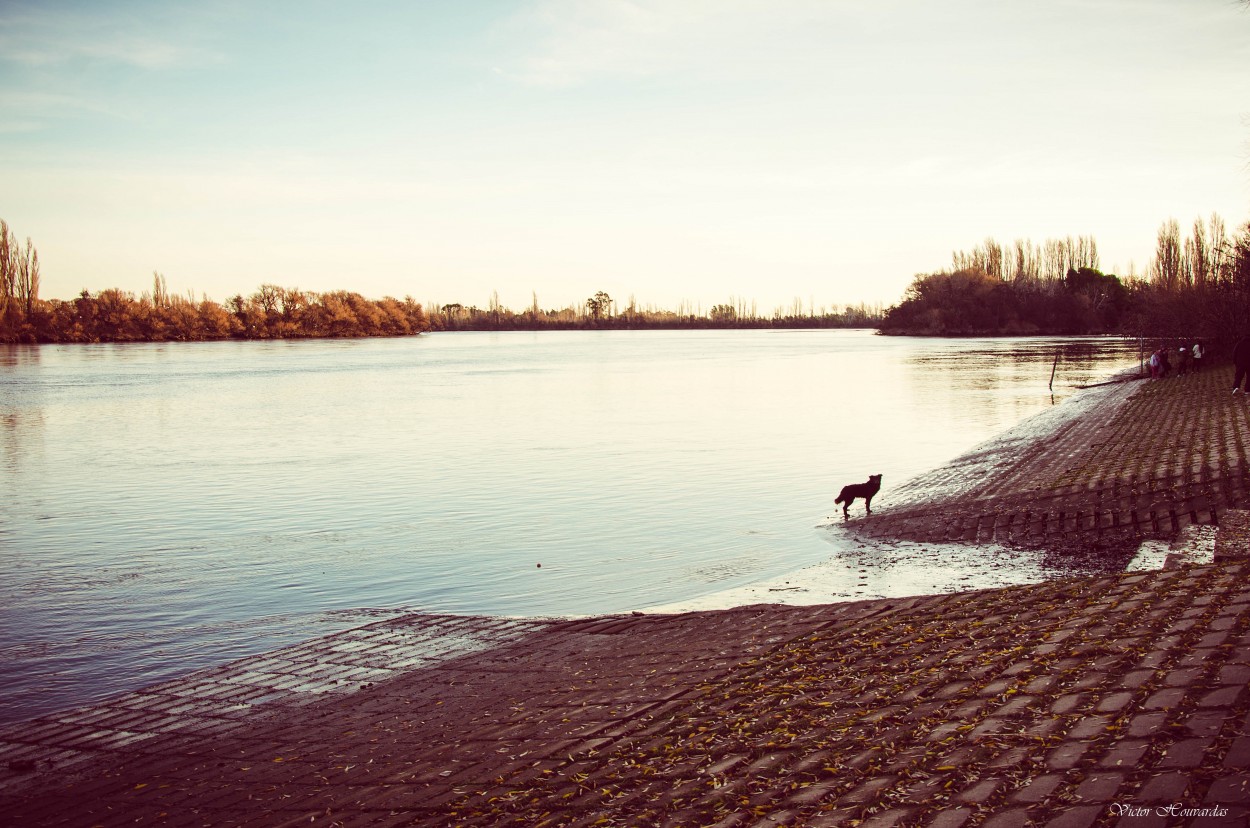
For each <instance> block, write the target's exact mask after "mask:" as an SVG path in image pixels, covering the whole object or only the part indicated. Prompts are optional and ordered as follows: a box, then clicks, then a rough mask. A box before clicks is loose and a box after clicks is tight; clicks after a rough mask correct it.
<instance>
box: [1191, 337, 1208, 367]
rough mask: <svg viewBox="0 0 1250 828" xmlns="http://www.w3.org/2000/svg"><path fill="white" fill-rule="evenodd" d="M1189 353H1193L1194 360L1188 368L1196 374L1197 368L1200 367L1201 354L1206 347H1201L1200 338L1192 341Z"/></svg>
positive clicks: (1204, 351)
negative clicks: (1192, 344) (1191, 348)
mask: <svg viewBox="0 0 1250 828" xmlns="http://www.w3.org/2000/svg"><path fill="white" fill-rule="evenodd" d="M1191 353H1192V354H1193V357H1194V360H1193V363H1192V367H1191V368H1190V370H1191V371H1193V372H1194V373H1195V374H1196V373H1198V369H1199V368H1201V367H1202V355H1203V354H1205V353H1206V349H1205V348H1203V347H1202V341H1201V340H1198V341H1197V342H1195V343H1194V347H1193V350H1192V352H1191Z"/></svg>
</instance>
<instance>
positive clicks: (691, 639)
mask: <svg viewBox="0 0 1250 828" xmlns="http://www.w3.org/2000/svg"><path fill="white" fill-rule="evenodd" d="M1210 375H1211V376H1212V377H1214V379H1212V380H1211V382H1212V383H1213V384H1214V383H1217V382H1218V380H1219V378H1218V376H1216V372H1215V371H1212V372H1210ZM1187 379H1189V378H1186V379H1185V380H1179V379H1178V380H1170V381H1164V382H1163V383H1156V384H1154V385H1149V386H1145V387H1142V386H1140V385H1139V386H1138V388H1140V392H1139V393H1137V394H1132V395H1130V394H1129V393H1125V394H1123V396H1122V397H1120V398H1119V399H1117V400H1113V401H1112V402H1113V403H1114V410H1115V413H1114V414H1113V415H1110V416H1107V417H1105V418H1103V420H1102V424H1103V429H1102V430H1103V431H1109V432H1110V435H1111V436H1109V437H1108V441H1118V444H1119V445H1121V446H1122V447H1123V448H1124V450H1125V451H1128V450H1129V449H1130V448H1132V446H1133V445H1136V443H1137V441H1139V440H1147V441H1148V439H1147V437H1146V436H1143V435H1145V434H1147V433H1148V431H1149V429H1150V428H1155V426H1153V425H1151V426H1143V427H1142V428H1140V429H1134V428H1131V427H1129V425H1131V424H1129V423H1128V421H1127V420H1126V419H1125V418H1128V417H1130V416H1135V417H1138V418H1139V419H1143V420H1144V421H1145V422H1147V423H1158V422H1161V421H1162V413H1161V412H1166V413H1167V415H1168V417H1169V418H1171V417H1173V415H1174V414H1175V413H1176V410H1181V413H1182V414H1185V413H1188V414H1190V415H1193V416H1200V415H1201V416H1205V415H1206V414H1207V413H1210V412H1212V411H1213V412H1215V413H1216V414H1217V415H1218V416H1217V418H1216V422H1218V423H1222V425H1220V426H1219V429H1222V430H1223V431H1220V430H1219V429H1216V430H1213V431H1212V432H1211V433H1212V434H1213V435H1214V436H1213V439H1212V440H1210V441H1209V442H1207V443H1201V442H1195V443H1194V444H1193V445H1194V450H1193V452H1192V454H1193V456H1194V457H1195V458H1200V459H1201V465H1202V467H1209V468H1215V469H1217V470H1218V469H1224V470H1225V471H1229V470H1232V469H1234V468H1235V467H1236V466H1235V464H1233V463H1231V462H1230V463H1228V464H1226V465H1224V466H1221V465H1220V462H1219V459H1220V457H1222V456H1227V457H1228V459H1230V460H1231V459H1232V458H1233V456H1234V455H1231V454H1229V455H1221V453H1220V452H1221V451H1222V450H1223V449H1221V448H1220V447H1221V446H1224V447H1227V446H1229V445H1231V446H1233V447H1238V446H1240V445H1241V444H1240V443H1239V442H1238V441H1239V440H1241V439H1242V437H1243V436H1244V434H1245V433H1246V432H1245V431H1244V425H1245V422H1246V421H1245V419H1244V413H1242V412H1243V411H1244V409H1237V408H1233V407H1231V406H1230V403H1228V402H1226V401H1223V400H1216V399H1214V397H1210V399H1208V396H1209V395H1207V394H1205V393H1201V392H1200V391H1192V392H1189V393H1181V389H1182V388H1183V386H1182V385H1181V383H1182V382H1185V381H1186V380H1187ZM1196 379H1198V380H1206V379H1207V377H1206V376H1205V375H1204V376H1201V377H1198V378H1196ZM1168 382H1172V383H1174V385H1173V386H1171V387H1169V386H1168V385H1167V383H1168ZM1191 385H1192V386H1193V387H1194V388H1200V387H1201V383H1200V382H1195V383H1192V384H1191ZM1228 385H1231V378H1230V379H1229V382H1228ZM1117 393H1118V392H1117ZM1237 402H1238V403H1241V404H1242V405H1248V404H1246V403H1242V402H1241V401H1240V400H1238V401H1237ZM1110 406H1111V403H1108V407H1106V408H1103V409H1099V410H1100V411H1109V410H1111V407H1110ZM1168 406H1178V407H1179V409H1173V408H1169V407H1168ZM1186 406H1188V407H1186ZM1208 406H1210V408H1209V410H1208V408H1207V407H1208ZM1126 412H1128V413H1126ZM1132 412H1136V413H1132ZM1184 421H1185V417H1183V416H1182V417H1180V418H1179V420H1178V422H1184ZM1169 422H1171V420H1169ZM1204 427H1205V426H1204ZM1088 428H1090V426H1089V424H1088V423H1082V424H1078V425H1074V426H1072V427H1071V428H1070V429H1068V430H1067V431H1066V432H1065V433H1064V434H1060V435H1058V440H1059V441H1062V440H1063V439H1066V438H1065V435H1071V434H1075V433H1077V432H1078V431H1079V430H1082V429H1086V430H1087V429H1088ZM1160 428H1162V426H1160ZM1194 428H1196V429H1201V428H1203V427H1199V426H1195V427H1194ZM1228 429H1232V430H1235V431H1236V432H1237V433H1236V434H1235V435H1234V436H1232V437H1229V436H1228V434H1227V433H1226V431H1227V430H1228ZM1165 430H1166V429H1165ZM1217 431H1218V432H1219V433H1218V434H1217V433H1216V432H1217ZM1086 433H1087V435H1088V431H1087V432H1086ZM1168 433H1169V434H1170V433H1171V432H1170V431H1169V432H1168ZM1156 436H1157V432H1156ZM1072 439H1073V440H1074V443H1073V445H1074V446H1075V448H1071V449H1070V450H1069V451H1068V454H1067V455H1066V456H1068V457H1070V458H1072V463H1070V464H1069V465H1068V467H1066V468H1065V469H1063V470H1062V471H1061V472H1060V473H1058V474H1057V475H1056V476H1054V477H1050V478H1048V477H1046V476H1044V475H1042V474H1038V473H1035V474H1033V475H1031V476H1029V477H1028V478H1026V479H1028V480H1029V481H1031V482H1036V483H1037V484H1038V485H1037V486H1036V487H1035V488H1036V490H1037V491H1038V492H1042V493H1043V494H1039V497H1044V496H1045V494H1044V492H1045V487H1046V486H1047V485H1049V484H1051V483H1056V482H1057V483H1058V485H1060V486H1071V485H1073V481H1075V482H1081V481H1084V483H1083V485H1084V486H1085V487H1086V490H1087V491H1094V490H1096V489H1097V488H1098V487H1099V486H1106V485H1114V482H1115V481H1117V480H1119V481H1124V480H1126V479H1129V478H1131V476H1132V475H1133V474H1137V475H1138V477H1137V480H1138V481H1139V482H1140V481H1142V480H1143V477H1142V476H1143V475H1147V474H1150V473H1154V474H1163V475H1164V477H1163V479H1165V480H1166V479H1167V474H1169V473H1170V472H1168V471H1167V469H1170V468H1172V467H1173V466H1174V465H1175V463H1176V462H1177V461H1176V460H1175V458H1173V457H1172V456H1171V455H1170V454H1169V453H1168V452H1165V451H1157V452H1155V453H1154V455H1153V456H1154V459H1153V460H1152V461H1151V462H1152V463H1153V466H1151V467H1150V468H1153V469H1154V472H1150V471H1149V469H1148V468H1147V467H1145V466H1142V467H1140V469H1139V468H1138V467H1137V466H1136V465H1134V464H1135V463H1139V462H1142V461H1140V460H1132V459H1130V458H1128V457H1127V456H1126V457H1121V455H1120V454H1119V451H1118V450H1117V449H1116V448H1115V446H1114V445H1108V443H1106V442H1104V443H1103V444H1102V445H1094V443H1096V442H1098V441H1090V440H1088V439H1085V440H1084V442H1082V441H1081V440H1076V439H1075V438H1072ZM1212 447H1214V448H1212ZM1238 450H1239V451H1240V450H1242V449H1240V448H1239V449H1238ZM1212 457H1214V458H1215V460H1216V462H1214V463H1213V462H1212V460H1211V458H1212ZM1036 458H1037V460H1036V462H1037V463H1039V464H1045V463H1052V465H1054V466H1055V468H1056V469H1057V468H1058V465H1059V463H1058V461H1057V460H1055V458H1054V457H1053V456H1050V455H1048V454H1047V453H1046V452H1039V453H1038V454H1037V455H1036ZM1026 459H1027V458H1026ZM1073 463H1075V465H1073ZM1022 465H1023V461H1022V462H1021V463H1018V464H1017V467H1016V468H1013V469H1010V471H1009V473H1015V472H1018V471H1019V467H1021V466H1022ZM1191 467H1192V464H1191ZM1134 469H1137V470H1136V471H1134ZM1161 469H1162V470H1164V471H1162V472H1161V471H1160V470H1161ZM1063 474H1068V475H1071V476H1073V480H1072V481H1067V480H1064V479H1063ZM1125 475H1128V478H1126V477H1125ZM1108 481H1110V484H1109V483H1108ZM1143 485H1145V484H1143ZM991 487H996V488H994V490H993V491H991ZM1019 489H1020V484H1019V483H1014V484H1010V483H1005V482H1004V478H1003V477H1001V476H1000V477H999V478H997V479H995V480H990V481H988V483H987V485H986V486H985V487H984V488H983V490H982V492H981V493H980V494H978V495H977V497H979V498H1001V497H1007V496H1011V497H1014V496H1016V495H1018V494H1020V491H1019ZM1156 490H1158V491H1162V487H1156ZM1217 490H1218V487H1217ZM1147 491H1148V489H1147ZM965 498H967V495H965ZM904 508H905V507H904ZM901 512H902V508H900V509H899V510H898V513H894V510H884V509H883V510H882V512H881V514H880V517H881V518H888V519H890V520H894V519H896V518H897V517H898V514H901ZM891 514H893V515H894V516H893V517H891ZM932 514H937V515H940V514H942V513H941V512H940V511H934V512H932ZM1220 514H1229V515H1232V517H1233V519H1231V520H1226V521H1225V522H1226V523H1229V524H1230V526H1231V525H1233V524H1237V525H1241V526H1245V525H1246V524H1247V522H1246V521H1244V520H1240V522H1239V518H1240V516H1237V515H1235V514H1233V513H1231V512H1229V511H1228V503H1227V502H1225V501H1221V502H1220V503H1219V504H1218V505H1217V521H1218V518H1219V515H1220ZM876 517H877V516H874V522H873V524H872V525H873V526H874V528H876V527H877V526H878V525H879V524H880V523H885V522H886V521H885V520H882V521H879V522H878V521H876V520H875V518H876ZM909 519H910V520H911V526H912V527H913V528H914V529H915V530H916V531H920V530H922V529H923V528H924V527H923V526H922V525H921V524H922V523H923V521H920V520H917V519H916V514H915V513H913V514H912V515H911V516H910V518H909ZM865 523H867V522H866V521H865ZM936 524H937V521H936V520H935V521H933V522H931V524H930V529H929V531H936V530H934V529H933V528H932V527H933V525H936ZM1104 531H1106V530H1105V529H1104ZM1114 531H1117V532H1124V533H1126V534H1130V535H1132V534H1134V533H1136V535H1140V536H1146V535H1149V534H1152V533H1154V532H1156V531H1158V532H1159V533H1161V534H1166V533H1167V528H1166V527H1161V528H1160V529H1159V530H1155V529H1154V528H1153V527H1151V528H1150V529H1145V528H1143V526H1141V525H1140V524H1139V525H1138V526H1137V527H1136V528H1133V527H1132V526H1131V524H1130V526H1128V527H1115V529H1114ZM1093 532H1094V533H1096V532H1097V530H1096V529H1094V530H1093ZM1221 532H1223V529H1221ZM1057 534H1058V535H1059V536H1067V535H1072V536H1075V537H1081V538H1089V537H1091V534H1090V530H1089V529H1088V528H1087V529H1080V528H1076V527H1071V528H1067V529H1063V530H1057ZM1240 537H1241V538H1242V541H1240V542H1239V541H1238V540H1237V539H1236V538H1237V534H1236V532H1233V533H1230V534H1229V536H1228V537H1226V538H1224V543H1223V554H1222V555H1221V557H1220V559H1219V560H1218V562H1217V563H1215V564H1211V565H1205V566H1186V567H1182V568H1180V569H1175V570H1168V571H1159V572H1146V573H1132V574H1122V575H1103V576H1095V577H1085V578H1072V579H1066V580H1061V581H1054V582H1050V583H1043V584H1036V585H1030V586H1023V587H1011V588H1006V589H998V590H986V591H978V592H968V593H962V594H956V595H942V596H926V597H917V598H907V599H887V600H878V601H865V602H858V603H848V604H833V605H825V606H817V607H782V606H773V605H760V606H754V607H742V608H738V609H733V610H724V611H716V612H701V613H689V614H683V615H626V616H609V617H600V618H591V619H580V620H571V621H560V620H541V619H532V620H509V619H486V618H466V617H451V616H426V615H414V616H407V617H405V618H401V619H395V620H389V621H381V622H378V623H375V624H371V625H368V626H366V627H362V628H360V629H358V630H353V631H349V632H347V633H341V634H338V635H336V636H329V637H326V638H323V639H318V640H316V641H312V642H306V643H305V644H302V645H299V646H298V647H293V648H287V649H286V650H281V651H277V652H275V653H270V654H266V655H264V656H259V657H256V658H253V659H245V660H243V661H241V662H237V663H235V664H232V665H226V666H224V667H222V668H218V669H217V670H210V671H203V672H201V673H197V674H195V675H192V676H188V677H187V678H185V679H182V680H179V681H175V682H168V683H166V684H163V685H160V686H157V687H154V688H148V689H146V690H143V691H140V692H138V693H133V694H127V695H124V696H119V697H117V698H116V699H113V700H110V701H109V702H108V703H105V704H102V705H97V706H95V707H93V708H90V709H87V710H81V711H72V712H70V713H66V714H61V715H59V716H50V717H45V718H44V719H40V720H36V721H34V722H30V723H25V724H23V725H20V726H17V727H14V728H11V729H10V730H8V731H7V732H4V733H0V822H2V823H3V824H12V825H69V826H80V825H81V826H88V825H102V826H114V825H116V826H120V825H170V826H201V825H212V826H236V825H239V826H241V825H256V826H281V825H292V826H294V825H310V824H311V825H350V826H373V825H376V826H402V825H417V826H444V825H465V826H495V825H518V826H520V825H525V826H530V825H533V826H538V825H569V826H573V825H578V826H594V825H605V826H613V825H622V826H623V825H646V826H650V825H657V826H665V825H672V826H685V825H714V826H774V825H805V826H840V825H848V826H874V827H875V826H911V825H936V826H949V828H962V826H972V827H975V826H991V828H995V827H998V826H1028V825H1044V826H1076V827H1078V828H1084V826H1154V825H1246V824H1248V823H1250V688H1248V687H1247V684H1248V683H1250V577H1248V576H1250V558H1245V557H1242V556H1244V555H1246V554H1247V551H1248V550H1247V544H1246V542H1245V535H1244V532H1243V534H1241V535H1240Z"/></svg>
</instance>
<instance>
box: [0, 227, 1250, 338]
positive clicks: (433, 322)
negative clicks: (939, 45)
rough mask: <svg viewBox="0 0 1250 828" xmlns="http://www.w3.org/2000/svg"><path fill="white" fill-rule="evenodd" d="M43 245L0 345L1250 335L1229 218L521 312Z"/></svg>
mask: <svg viewBox="0 0 1250 828" xmlns="http://www.w3.org/2000/svg"><path fill="white" fill-rule="evenodd" d="M39 286H40V267H39V254H38V251H37V250H36V249H35V247H34V244H33V243H32V242H31V240H30V239H29V238H28V239H26V241H25V243H24V244H23V243H21V242H19V240H18V238H17V237H16V235H15V234H14V233H13V232H12V230H11V229H10V228H9V226H8V224H7V223H5V222H4V221H3V220H0V342H137V341H165V340H182V341H195V340H210V339H277V338H300V337H359V336H409V335H413V334H419V333H422V332H425V331H430V330H434V331H460V330H479V331H481V330H576V329H642V328H666V329H682V328H686V329H695V328H852V327H854V328H862V327H877V328H879V329H880V330H881V332H882V333H887V334H905V335H942V336H961V335H983V336H1001V335H1019V334H1091V333H1120V334H1130V335H1135V336H1144V337H1154V338H1169V339H1174V338H1192V339H1205V340H1207V341H1208V343H1209V344H1210V345H1211V346H1213V347H1215V348H1216V351H1218V349H1219V347H1221V346H1222V345H1224V344H1228V343H1231V342H1232V341H1234V340H1235V339H1236V338H1237V337H1239V336H1242V335H1245V334H1246V333H1250V224H1247V225H1245V226H1244V227H1242V228H1241V229H1240V230H1239V231H1238V232H1237V233H1235V234H1230V233H1229V232H1228V231H1227V229H1226V227H1225V224H1224V222H1223V221H1222V220H1221V219H1220V218H1219V217H1218V216H1214V215H1213V216H1212V217H1211V218H1210V219H1208V220H1205V221H1204V220H1202V219H1199V220H1197V221H1195V222H1194V223H1193V225H1192V227H1191V228H1190V230H1189V232H1188V233H1187V234H1182V232H1181V229H1180V225H1179V223H1178V222H1177V221H1175V220H1169V221H1167V222H1164V224H1163V225H1162V226H1161V227H1160V228H1159V231H1158V237H1157V242H1156V247H1155V251H1154V255H1153V258H1152V260H1151V262H1150V265H1149V267H1148V268H1147V271H1146V275H1145V276H1144V277H1138V276H1136V275H1135V274H1133V273H1130V274H1129V275H1128V276H1127V277H1125V278H1121V277H1119V276H1116V275H1115V274H1109V273H1104V272H1103V271H1102V270H1100V262H1099V255H1098V245H1097V242H1096V241H1095V240H1094V238H1093V237H1092V236H1077V237H1071V236H1069V237H1067V238H1063V239H1048V240H1046V241H1044V242H1042V243H1041V244H1035V243H1033V242H1032V241H1028V240H1017V241H1015V242H1013V243H1012V244H1010V245H1004V244H1001V243H999V242H997V241H995V240H994V239H986V240H985V241H984V242H982V243H981V244H979V245H977V246H975V247H974V248H972V249H971V250H966V251H956V252H955V253H953V254H952V257H951V264H950V266H949V267H948V268H945V269H942V270H938V271H935V272H932V273H927V274H918V275H917V276H916V277H915V279H914V281H913V282H912V284H911V286H910V287H909V288H908V289H907V291H906V292H905V294H904V296H903V299H902V301H900V302H899V303H898V304H897V305H894V306H892V307H890V308H888V309H887V310H884V311H883V310H882V308H881V306H880V305H877V306H870V305H865V304H860V305H856V306H852V305H845V306H842V307H835V308H827V307H821V308H819V309H817V308H816V306H815V303H814V302H813V301H810V300H809V301H808V302H807V303H806V304H805V303H804V302H803V301H802V300H801V299H795V300H794V302H793V304H792V305H790V306H789V307H779V308H775V309H774V310H773V311H772V312H771V313H761V312H760V310H759V309H758V307H757V306H756V304H755V303H754V302H748V301H747V300H744V299H741V298H734V297H731V298H730V299H729V301H728V302H725V303H720V304H715V305H712V306H711V307H710V308H708V309H707V310H706V311H705V310H704V309H703V308H702V307H701V306H695V305H692V304H690V303H689V302H682V303H681V304H680V305H678V307H677V308H675V309H664V308H657V307H654V306H650V305H647V306H642V305H639V303H638V302H637V301H636V300H635V299H634V298H633V297H630V298H629V300H628V301H627V302H625V303H620V302H618V301H617V300H615V299H613V298H612V297H611V296H610V295H608V294H607V293H606V292H604V291H599V292H597V293H595V294H594V295H592V296H590V297H589V298H588V299H586V301H585V302H583V303H580V304H577V303H574V304H570V305H568V306H565V307H563V308H549V309H543V308H541V307H540V306H539V304H538V298H537V296H536V295H535V296H534V298H533V302H532V303H531V305H530V307H529V308H526V309H525V310H522V311H519V312H517V311H513V310H511V309H509V308H506V307H504V306H503V305H502V304H501V303H500V302H499V297H498V294H497V293H495V294H492V296H491V299H490V302H489V303H488V305H487V307H486V308H478V307H477V306H474V305H468V306H466V305H462V304H459V303H451V304H445V305H438V304H433V305H430V306H429V309H428V310H427V307H426V306H424V305H422V304H421V303H419V302H416V301H414V300H413V298H412V297H411V296H409V297H405V298H404V299H402V300H401V299H395V298H393V297H385V298H383V299H380V300H372V299H366V298H365V297H363V296H361V295H360V294H358V293H353V292H350V291H330V292H326V293H317V292H313V291H304V290H299V289H298V288H284V287H280V286H277V285H269V284H266V285H261V286H260V288H259V289H258V290H257V291H256V292H255V293H253V294H252V295H250V296H246V297H245V296H243V295H241V294H239V295H236V296H233V297H231V298H229V299H228V300H226V302H225V303H224V304H218V303H217V302H214V301H213V300H211V299H208V298H207V297H201V298H200V299H198V300H197V299H196V298H195V296H194V294H188V295H185V296H183V295H178V294H172V293H170V292H169V290H168V288H167V286H166V283H165V277H164V276H162V275H161V274H159V273H156V274H154V276H153V287H152V291H151V292H150V293H144V294H142V295H137V296H136V295H135V294H133V293H130V292H127V291H122V290H118V289H115V288H112V289H108V290H102V291H99V292H98V293H96V294H94V295H93V294H92V293H90V292H89V291H87V290H84V291H82V293H81V294H80V295H79V296H78V297H76V298H74V299H71V300H58V299H47V300H45V299H40V298H39Z"/></svg>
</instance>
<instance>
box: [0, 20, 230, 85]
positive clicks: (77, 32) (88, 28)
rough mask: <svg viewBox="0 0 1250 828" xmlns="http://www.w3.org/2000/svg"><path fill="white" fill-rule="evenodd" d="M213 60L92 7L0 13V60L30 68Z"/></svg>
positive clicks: (148, 26) (164, 65) (163, 65)
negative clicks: (76, 10) (83, 63)
mask: <svg viewBox="0 0 1250 828" xmlns="http://www.w3.org/2000/svg"><path fill="white" fill-rule="evenodd" d="M215 59H217V56H216V55H215V54H214V53H212V52H210V51H208V50H205V49H203V48H200V47H198V46H195V45H192V44H190V43H186V42H179V40H178V39H177V38H176V37H175V36H171V35H170V34H167V33H164V32H160V31H158V30H157V27H156V26H155V25H154V24H152V23H150V22H148V21H147V20H138V19H136V18H134V17H132V16H128V15H117V14H105V13H102V12H97V11H81V12H70V11H62V10H44V9H34V8H31V9H24V10H17V9H13V10H10V11H8V12H0V62H4V63H8V64H11V65H16V66H19V67H24V68H27V69H33V70H46V69H55V68H58V67H62V66H66V65H72V64H75V63H81V62H88V63H108V64H114V65H119V66H128V67H131V68H134V69H142V70H147V71H157V70H164V69H170V68H174V67H177V66H183V65H189V64H196V63H202V62H205V61H211V60H215Z"/></svg>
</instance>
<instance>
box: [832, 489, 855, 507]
mask: <svg viewBox="0 0 1250 828" xmlns="http://www.w3.org/2000/svg"><path fill="white" fill-rule="evenodd" d="M844 501H845V502H846V505H848V506H849V505H851V499H850V498H849V497H847V496H846V492H842V493H841V494H839V495H838V496H837V497H835V498H834V499H833V502H834V503H842V502H844Z"/></svg>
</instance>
